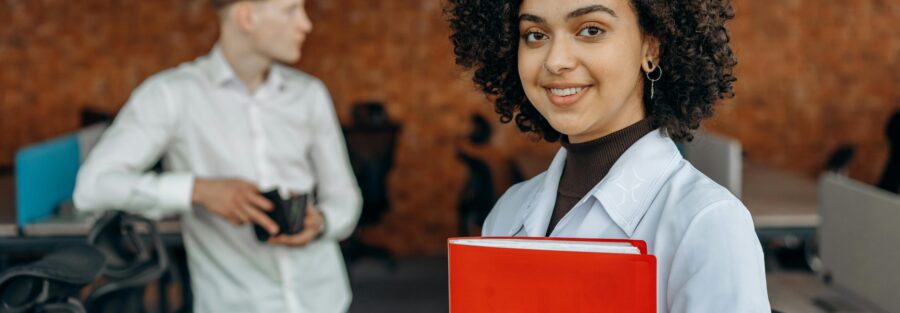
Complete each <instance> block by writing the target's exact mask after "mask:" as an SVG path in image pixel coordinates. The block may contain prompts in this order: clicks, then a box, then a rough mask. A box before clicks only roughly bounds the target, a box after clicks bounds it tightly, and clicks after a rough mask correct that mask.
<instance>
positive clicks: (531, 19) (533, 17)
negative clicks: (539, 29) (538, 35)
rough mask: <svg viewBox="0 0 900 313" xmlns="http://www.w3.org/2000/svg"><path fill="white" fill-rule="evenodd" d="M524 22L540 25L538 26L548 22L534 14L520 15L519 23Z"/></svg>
mask: <svg viewBox="0 0 900 313" xmlns="http://www.w3.org/2000/svg"><path fill="white" fill-rule="evenodd" d="M522 21H529V22H534V23H538V24H544V22H546V21H544V18H543V17H540V16H537V15H534V14H528V13H522V14H521V15H519V22H522Z"/></svg>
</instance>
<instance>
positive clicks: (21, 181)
mask: <svg viewBox="0 0 900 313" xmlns="http://www.w3.org/2000/svg"><path fill="white" fill-rule="evenodd" d="M105 129H106V124H95V125H93V126H89V127H87V128H83V129H81V130H79V131H77V132H74V133H70V134H68V135H64V136H62V137H57V138H54V139H51V140H48V141H44V142H40V143H37V144H33V145H30V146H27V147H24V148H22V149H20V150H19V151H18V152H17V153H16V159H15V173H16V178H15V181H16V223H17V224H18V225H19V226H20V227H23V226H25V225H26V224H29V223H34V222H36V221H39V220H41V219H44V218H47V217H49V216H51V215H53V214H54V213H56V209H57V208H58V207H59V205H60V204H61V203H63V202H65V201H69V200H71V199H72V193H73V192H74V191H75V178H76V176H77V175H78V167H79V165H80V164H81V162H82V161H83V160H84V158H85V156H86V155H87V152H88V150H90V148H91V147H93V145H94V143H95V142H96V141H97V139H98V138H99V137H100V135H101V134H102V133H103V130H105Z"/></svg>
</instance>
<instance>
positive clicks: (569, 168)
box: [447, 0, 771, 313]
mask: <svg viewBox="0 0 900 313" xmlns="http://www.w3.org/2000/svg"><path fill="white" fill-rule="evenodd" d="M449 6H450V7H449V8H447V12H448V13H449V14H450V15H451V16H450V25H451V36H450V38H451V40H452V41H453V43H454V45H455V49H454V52H455V53H456V61H457V63H459V64H461V65H463V66H465V67H467V68H470V69H473V70H474V81H475V82H476V84H478V85H479V87H481V90H484V91H485V92H486V93H488V94H489V95H490V96H492V99H493V100H494V101H495V109H496V112H498V113H499V114H500V116H501V121H504V122H509V121H515V122H516V125H517V126H518V127H519V129H521V130H522V131H526V132H533V133H536V134H537V135H539V136H540V137H542V138H543V139H545V140H547V141H550V142H553V141H557V140H561V141H562V148H561V149H560V150H559V152H558V153H557V155H556V158H555V159H554V160H553V162H552V163H551V165H550V168H549V169H548V170H547V171H546V172H544V173H542V174H539V175H538V176H536V177H534V178H532V179H530V180H528V181H525V182H523V183H520V184H517V185H514V186H513V187H511V188H509V190H507V191H506V193H505V194H504V195H503V196H502V197H501V198H500V200H498V201H497V204H496V205H495V206H494V208H493V209H492V210H491V213H490V215H489V216H488V218H487V220H486V221H485V223H484V230H483V232H482V235H484V236H532V237H535V236H540V237H543V236H549V237H582V238H628V239H636V240H644V241H646V242H647V244H648V249H649V252H650V253H652V254H653V255H655V256H656V258H657V266H658V268H657V279H658V281H657V286H658V288H657V303H658V312H660V313H664V312H678V313H721V312H757V313H762V312H766V313H768V312H771V311H770V308H769V300H768V295H767V292H766V273H765V268H764V265H763V253H762V248H761V246H760V243H759V239H758V238H757V236H756V232H755V231H754V227H753V220H752V219H751V217H750V213H749V212H748V211H747V209H746V208H745V207H744V205H743V204H742V203H741V201H740V200H739V199H737V198H735V197H734V196H733V195H732V194H731V192H729V191H728V190H727V189H725V188H724V187H722V186H719V185H718V184H716V183H715V182H713V181H712V180H711V179H709V178H707V177H706V176H704V175H703V174H702V173H700V172H699V171H698V170H697V169H696V168H694V167H693V166H691V164H690V163H688V162H687V161H685V160H684V159H683V158H682V157H681V154H680V153H679V152H678V150H677V148H676V146H675V143H674V141H683V140H690V139H691V138H692V135H691V132H692V130H694V129H696V128H697V127H699V126H700V122H701V121H702V120H703V119H705V118H708V117H710V116H711V115H712V112H713V108H714V105H715V103H716V102H717V101H718V100H721V99H723V98H728V97H730V96H732V93H733V92H732V84H733V83H734V81H735V77H734V75H733V68H734V66H735V64H736V63H737V62H736V60H735V56H734V55H733V54H732V50H731V47H730V46H729V37H728V32H727V30H726V28H725V22H726V21H727V20H729V19H731V18H732V17H733V16H734V12H733V10H732V7H731V4H730V2H729V1H728V0H691V1H679V0H676V1H650V0H554V1H550V0H523V1H468V0H450V1H449ZM523 274H527V273H523ZM545 287H546V286H545ZM586 296H590V295H586Z"/></svg>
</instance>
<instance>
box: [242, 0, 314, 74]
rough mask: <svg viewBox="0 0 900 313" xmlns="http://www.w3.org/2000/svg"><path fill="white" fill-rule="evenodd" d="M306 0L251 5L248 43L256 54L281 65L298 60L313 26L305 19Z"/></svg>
mask: <svg viewBox="0 0 900 313" xmlns="http://www.w3.org/2000/svg"><path fill="white" fill-rule="evenodd" d="M305 2H306V1H305V0H264V1H255V2H253V6H254V8H253V16H254V18H253V21H254V27H253V29H252V30H251V31H250V34H249V36H250V41H251V42H252V44H253V46H254V47H255V48H256V50H257V53H259V54H261V55H263V56H266V57H269V58H271V59H273V60H275V61H279V62H282V63H288V64H290V63H294V62H297V61H298V60H300V55H301V48H302V46H303V41H304V40H306V35H307V34H309V32H310V31H311V30H312V22H310V20H309V16H307V15H306V8H305V7H304V5H305Z"/></svg>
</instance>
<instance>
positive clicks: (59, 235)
mask: <svg viewBox="0 0 900 313" xmlns="http://www.w3.org/2000/svg"><path fill="white" fill-rule="evenodd" d="M98 218H99V215H93V214H76V215H66V216H53V217H50V218H48V219H46V220H43V221H40V222H37V223H32V224H28V225H25V227H24V228H23V229H22V235H21V236H10V237H5V236H0V247H2V250H3V252H4V253H10V252H20V251H44V252H47V251H50V250H52V249H54V248H55V247H58V246H60V245H66V244H76V243H86V241H87V235H88V233H89V232H90V230H91V226H93V224H94V222H95V221H96V220H97V219H98ZM156 229H157V232H159V234H160V238H161V239H162V242H163V244H164V245H166V246H167V247H170V248H173V247H175V248H180V247H183V245H184V243H183V242H182V239H181V221H180V220H178V219H163V220H161V221H157V223H156ZM137 231H138V232H141V233H146V232H147V230H146V229H137Z"/></svg>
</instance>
